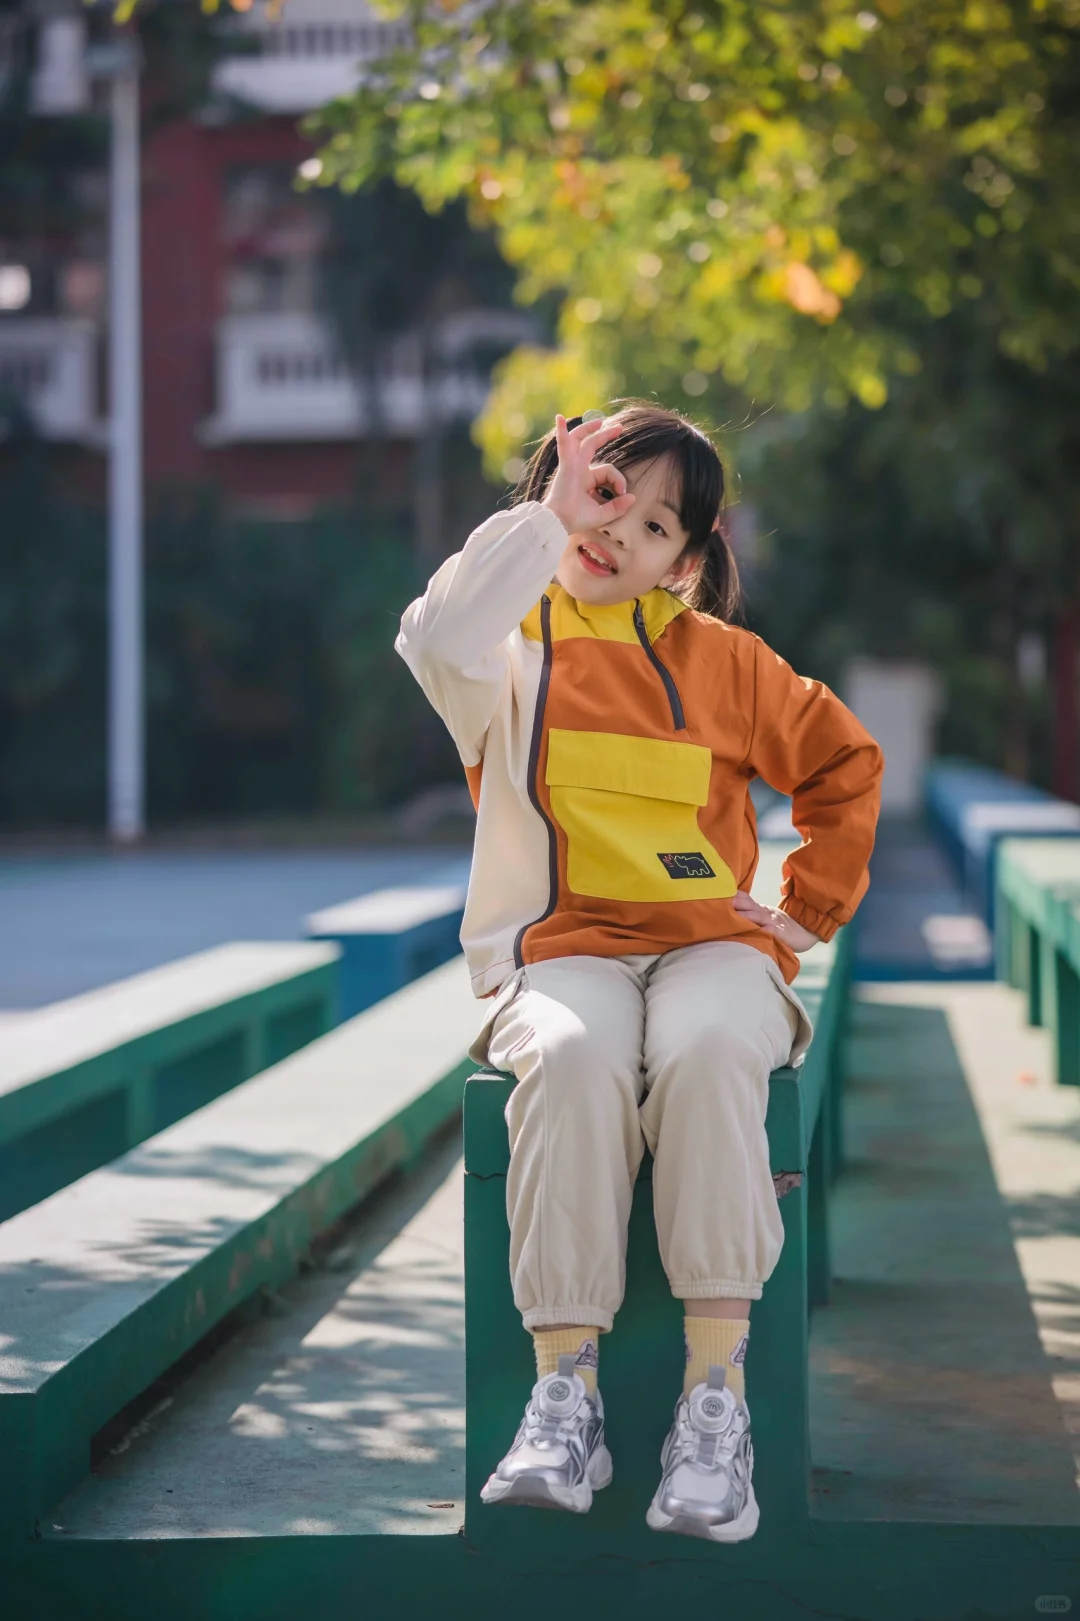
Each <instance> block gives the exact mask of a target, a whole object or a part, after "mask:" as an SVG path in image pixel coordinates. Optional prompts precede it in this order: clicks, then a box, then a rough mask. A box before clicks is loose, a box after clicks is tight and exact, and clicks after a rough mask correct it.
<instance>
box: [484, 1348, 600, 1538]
mask: <svg viewBox="0 0 1080 1621" xmlns="http://www.w3.org/2000/svg"><path fill="white" fill-rule="evenodd" d="M574 1362H575V1358H574V1357H573V1356H572V1355H571V1356H561V1357H560V1358H559V1368H558V1372H557V1373H549V1374H546V1375H545V1376H544V1378H543V1379H539V1380H538V1381H537V1383H536V1384H535V1385H534V1386H533V1392H532V1395H531V1397H530V1398H529V1405H528V1406H527V1407H526V1409H525V1417H524V1418H523V1419H522V1421H521V1423H520V1425H519V1426H518V1432H517V1434H516V1435H515V1437H514V1444H513V1446H512V1447H511V1448H510V1451H509V1452H508V1453H507V1454H506V1457H505V1458H504V1459H503V1461H502V1463H500V1465H499V1467H498V1468H497V1469H496V1471H495V1473H494V1474H493V1475H492V1476H491V1478H490V1479H489V1480H488V1483H487V1485H486V1486H485V1487H484V1488H483V1490H482V1491H481V1493H480V1497H481V1501H482V1502H485V1503H532V1504H534V1505H535V1506H537V1507H540V1508H566V1509H570V1511H571V1512H572V1513H574V1514H587V1513H588V1511H589V1509H590V1508H591V1507H592V1497H593V1492H594V1491H599V1490H600V1489H601V1487H603V1486H606V1485H607V1484H608V1483H609V1481H610V1480H611V1454H610V1452H609V1451H608V1449H607V1447H606V1446H605V1445H604V1404H603V1402H602V1401H601V1399H600V1392H599V1391H597V1393H596V1395H595V1396H590V1395H589V1394H588V1392H587V1391H586V1389H585V1381H584V1379H582V1377H581V1375H580V1374H579V1373H575V1371H574Z"/></svg>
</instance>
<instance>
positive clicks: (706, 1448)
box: [679, 1403, 739, 1469]
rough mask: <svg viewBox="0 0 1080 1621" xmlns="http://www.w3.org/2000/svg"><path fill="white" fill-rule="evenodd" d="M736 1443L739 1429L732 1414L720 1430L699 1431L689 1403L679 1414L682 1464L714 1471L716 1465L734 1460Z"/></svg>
mask: <svg viewBox="0 0 1080 1621" xmlns="http://www.w3.org/2000/svg"><path fill="white" fill-rule="evenodd" d="M738 1442H739V1427H738V1425H737V1424H736V1423H735V1414H734V1413H732V1414H731V1415H730V1418H729V1421H728V1423H727V1425H726V1427H725V1428H724V1429H722V1430H699V1429H698V1427H697V1425H696V1424H695V1423H694V1420H693V1415H692V1413H691V1410H690V1406H689V1403H687V1405H686V1407H685V1408H683V1410H682V1412H680V1414H679V1457H680V1460H681V1461H682V1462H684V1463H696V1464H699V1465H700V1466H701V1467H702V1468H703V1469H715V1468H716V1466H717V1464H718V1463H721V1462H725V1463H726V1462H728V1461H732V1460H734V1457H735V1451H736V1448H737V1446H738Z"/></svg>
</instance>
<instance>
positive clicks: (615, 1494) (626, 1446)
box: [465, 846, 850, 1558]
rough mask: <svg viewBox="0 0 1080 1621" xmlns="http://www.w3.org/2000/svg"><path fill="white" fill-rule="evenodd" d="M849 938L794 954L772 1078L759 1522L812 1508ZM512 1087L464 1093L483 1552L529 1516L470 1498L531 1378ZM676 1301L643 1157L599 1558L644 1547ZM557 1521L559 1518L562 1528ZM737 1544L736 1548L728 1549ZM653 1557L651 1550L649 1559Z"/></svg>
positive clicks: (670, 1396) (675, 1343) (606, 1355)
mask: <svg viewBox="0 0 1080 1621" xmlns="http://www.w3.org/2000/svg"><path fill="white" fill-rule="evenodd" d="M786 848H787V846H783V847H781V849H780V850H779V851H777V850H769V849H764V850H763V857H762V864H761V870H760V872H759V882H757V883H755V891H756V893H757V894H758V895H759V896H765V895H768V894H770V893H772V894H775V893H777V892H778V869H779V864H780V860H781V858H782V855H783V853H784V850H785V849H786ZM849 959H850V937H849V934H848V932H847V931H841V933H840V934H839V935H838V936H837V937H836V939H835V940H834V941H833V942H831V943H830V944H829V945H822V946H817V947H815V948H814V949H813V950H812V951H811V952H809V953H807V954H806V956H805V957H804V958H803V967H802V971H801V973H800V975H799V979H798V990H799V994H800V995H801V996H802V998H803V1000H804V1002H805V1003H806V1006H807V1010H808V1011H809V1013H810V1016H811V1019H812V1020H813V1021H814V1025H815V1036H814V1041H813V1043H812V1045H811V1048H810V1051H809V1053H808V1054H807V1056H806V1059H805V1061H804V1063H803V1065H802V1066H801V1068H800V1069H798V1070H792V1069H781V1070H777V1071H776V1072H775V1073H774V1074H773V1076H772V1077H771V1081H770V1087H769V1107H768V1117H767V1129H768V1136H769V1150H770V1162H771V1165H772V1170H773V1176H774V1178H775V1179H777V1191H778V1193H779V1194H780V1211H781V1214H782V1216H783V1222H784V1247H783V1251H782V1253H781V1256H780V1260H779V1262H778V1263H777V1266H776V1269H775V1271H774V1272H773V1275H772V1277H771V1278H770V1279H769V1281H768V1283H767V1284H766V1285H765V1289H764V1292H763V1295H762V1298H761V1300H760V1301H758V1302H757V1303H756V1304H755V1305H754V1307H753V1315H752V1321H753V1331H752V1333H751V1336H750V1354H749V1356H748V1358H747V1384H748V1392H747V1397H748V1401H749V1404H750V1407H751V1411H752V1413H753V1416H754V1450H755V1456H756V1460H757V1461H756V1467H755V1480H756V1481H757V1482H758V1484H757V1486H756V1490H757V1494H758V1497H759V1499H760V1501H761V1505H762V1514H763V1516H768V1517H769V1520H770V1522H771V1523H772V1524H773V1525H774V1526H776V1525H787V1526H791V1527H798V1526H802V1527H805V1525H806V1524H807V1521H808V1515H809V1501H810V1499H809V1491H810V1437H809V1415H808V1405H809V1395H808V1348H809V1322H808V1319H809V1312H810V1309H811V1307H812V1306H814V1305H815V1304H818V1303H820V1302H823V1301H824V1300H826V1299H827V1297H828V1280H829V1241H828V1221H827V1206H826V1194H827V1190H828V1186H829V1183H830V1182H831V1180H832V1179H833V1177H834V1176H835V1174H836V1171H837V1169H838V1164H839V1150H840V1110H841V1090H840V1084H839V1080H840V1065H839V1046H840V1038H841V1034H842V1025H843V1018H844V1011H845V1006H846V1001H847V991H848V982H849V975H850V961H849ZM513 1085H514V1081H513V1078H512V1077H511V1076H507V1075H501V1074H499V1073H497V1072H496V1071H493V1070H485V1071H481V1072H480V1073H478V1074H476V1075H473V1076H472V1077H471V1078H470V1080H469V1081H468V1083H467V1085H466V1088H465V1170H466V1181H465V1313H466V1390H467V1408H468V1433H467V1454H466V1472H467V1493H468V1498H467V1508H466V1515H467V1521H466V1525H467V1533H468V1536H469V1539H470V1541H474V1542H476V1543H478V1544H480V1545H490V1546H491V1547H492V1548H494V1547H496V1546H498V1545H503V1546H505V1545H506V1541H507V1539H508V1538H509V1539H512V1540H514V1541H518V1540H520V1539H522V1538H524V1539H525V1541H526V1542H527V1541H528V1538H529V1536H530V1535H531V1534H533V1533H530V1531H529V1530H528V1527H527V1526H525V1527H523V1526H522V1521H523V1520H527V1519H528V1518H529V1517H528V1516H520V1515H519V1516H515V1515H512V1514H507V1513H503V1514H500V1513H499V1512H498V1511H496V1510H491V1509H485V1508H483V1507H481V1506H480V1504H479V1500H478V1493H479V1490H480V1487H481V1486H482V1485H483V1483H484V1481H485V1480H486V1478H487V1476H488V1475H489V1474H490V1472H491V1470H492V1469H493V1468H494V1466H495V1464H496V1463H497V1462H498V1460H499V1458H500V1456H501V1455H502V1453H503V1452H504V1451H505V1450H506V1447H507V1445H508V1443H509V1440H510V1437H511V1436H512V1435H513V1431H514V1426H515V1424H516V1423H517V1420H518V1418H519V1417H520V1411H521V1406H522V1401H523V1395H524V1393H525V1392H527V1390H528V1389H529V1386H530V1385H531V1383H532V1381H533V1379H534V1378H535V1371H534V1367H533V1361H532V1345H531V1341H530V1338H529V1336H528V1335H527V1334H526V1333H524V1332H523V1330H522V1327H521V1319H520V1317H519V1315H518V1313H517V1311H516V1310H515V1308H514V1304H513V1296H512V1292H511V1287H510V1279H509V1271H508V1264H507V1252H508V1243H509V1233H508V1228H507V1221H506V1205H505V1199H506V1189H505V1181H506V1172H507V1168H508V1164H509V1149H508V1144H507V1134H506V1123H505V1119H504V1111H505V1108H506V1104H507V1101H508V1099H509V1096H510V1092H511V1090H512V1088H513ZM682 1370H683V1348H682V1317H681V1306H680V1303H679V1302H678V1301H676V1300H674V1299H673V1298H672V1296H671V1292H670V1289H669V1287H668V1283H667V1279H666V1277H665V1276H664V1273H663V1269H662V1267H661V1264H660V1257H659V1253H658V1251H657V1247H656V1236H655V1230H654V1227H653V1216H652V1188H651V1162H650V1160H649V1157H648V1155H646V1158H645V1162H644V1164H643V1166H642V1170H641V1173H640V1175H639V1177H638V1182H637V1186H636V1188H635V1192H634V1199H633V1207H632V1213H631V1217H630V1237H629V1250H628V1258H627V1287H626V1300H625V1303H624V1305H623V1308H622V1310H621V1312H620V1313H619V1315H618V1317H617V1319H616V1323H615V1328H614V1330H613V1332H612V1333H611V1334H609V1335H605V1336H604V1341H603V1345H602V1347H601V1379H602V1388H603V1392H604V1402H605V1406H606V1408H607V1411H608V1415H609V1420H610V1432H611V1445H612V1449H613V1454H614V1457H615V1465H616V1467H615V1481H614V1483H613V1485H612V1486H611V1487H610V1488H609V1489H608V1490H606V1491H604V1492H602V1493H600V1495H599V1496H598V1497H597V1499H596V1501H595V1503H594V1506H593V1511H592V1513H591V1514H590V1516H589V1525H590V1545H594V1544H593V1541H592V1539H595V1538H596V1537H599V1538H600V1541H601V1544H602V1546H601V1547H600V1548H598V1549H597V1551H598V1552H603V1553H612V1554H622V1553H625V1554H626V1555H627V1556H628V1557H638V1558H640V1556H641V1538H642V1536H643V1535H647V1533H645V1532H643V1530H642V1526H643V1517H644V1512H645V1507H646V1505H647V1504H648V1501H649V1498H650V1496H651V1495H652V1491H653V1490H654V1488H655V1485H656V1479H657V1470H658V1468H659V1456H660V1445H661V1442H662V1440H663V1437H664V1434H665V1433H666V1430H667V1426H668V1425H669V1423H670V1421H671V1407H672V1404H673V1402H674V1398H675V1394H676V1393H677V1391H678V1390H679V1388H680V1386H681V1382H682ZM550 1518H551V1519H556V1520H558V1521H559V1522H560V1524H559V1527H558V1529H557V1530H553V1531H548V1530H545V1532H544V1536H545V1549H546V1550H547V1551H552V1552H553V1555H554V1556H557V1555H558V1554H559V1553H561V1552H562V1551H563V1549H564V1546H565V1548H566V1550H567V1551H568V1550H569V1549H570V1548H571V1546H573V1547H575V1548H576V1547H577V1546H578V1542H579V1537H580V1532H579V1530H578V1528H577V1525H576V1523H575V1522H574V1516H572V1515H558V1516H551V1517H550ZM563 1522H566V1523H563ZM724 1551H725V1552H727V1553H730V1550H724ZM657 1557H659V1553H658V1554H657Z"/></svg>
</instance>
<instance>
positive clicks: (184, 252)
mask: <svg viewBox="0 0 1080 1621" xmlns="http://www.w3.org/2000/svg"><path fill="white" fill-rule="evenodd" d="M194 4H195V0H192V8H193V9H194ZM105 26H107V17H104V16H102V14H101V13H100V12H95V13H93V14H92V15H91V16H90V18H89V22H88V21H87V13H86V11H85V8H83V7H82V6H81V5H79V3H78V0H72V3H71V4H70V5H68V4H66V3H65V0H58V3H56V4H49V3H48V0H36V3H30V0H28V3H27V4H26V6H25V7H24V10H23V12H22V14H21V15H20V14H11V15H9V16H7V17H6V18H2V19H0V85H2V83H3V81H5V80H6V82H7V85H8V87H9V89H10V86H11V83H12V80H13V76H14V75H16V74H17V73H18V72H19V70H20V63H22V64H23V65H24V66H25V67H27V68H28V71H29V73H30V81H29V106H30V109H31V111H32V112H34V113H35V114H37V115H38V116H39V117H40V119H41V120H42V121H45V120H46V119H47V118H48V116H49V115H54V117H53V122H54V124H55V123H56V121H57V120H56V118H55V115H64V116H67V117H68V119H69V124H70V120H71V119H72V118H77V117H78V115H79V114H80V113H83V112H84V111H86V110H87V109H90V108H91V106H92V103H93V97H94V90H93V87H92V85H91V82H90V79H89V77H88V74H87V69H86V44H87V36H88V33H89V34H90V35H91V36H92V35H93V33H94V31H95V28H96V27H97V28H99V31H100V28H103V27H105ZM223 26H224V27H225V28H226V29H227V30H230V31H231V35H232V37H231V39H230V40H229V42H228V44H229V50H228V51H227V52H226V53H225V54H222V55H220V56H219V57H218V58H217V60H216V63H215V65H214V66H213V68H212V71H211V73H210V77H209V82H208V86H207V93H206V94H205V95H203V96H202V97H201V98H200V99H199V100H198V102H197V103H193V104H192V105H191V106H190V107H188V108H186V109H183V110H182V111H181V112H179V113H177V112H176V110H175V109H171V110H170V109H166V111H165V113H164V114H163V113H162V112H161V108H160V105H159V103H158V102H155V89H156V87H155V82H154V75H153V71H152V66H153V64H152V63H151V65H150V69H149V70H148V72H147V74H146V76H145V78H146V83H145V86H144V89H145V97H144V100H145V102H146V112H145V115H144V146H143V165H142V175H143V188H142V210H143V213H142V266H143V356H144V373H143V384H144V431H145V471H146V484H147V489H148V491H149V492H150V493H151V496H152V494H153V491H154V490H155V488H161V487H163V486H175V485H187V484H191V483H203V482H213V483H215V484H217V485H219V486H220V487H221V489H222V491H223V492H224V494H225V496H226V498H227V500H228V502H229V503H230V505H231V506H233V507H234V508H235V509H237V510H243V511H251V512H253V513H262V514H266V515H272V516H280V517H283V518H285V517H299V516H303V515H304V513H306V512H307V511H309V510H311V509H312V507H313V506H315V505H316V504H318V503H321V502H323V501H325V500H326V499H327V498H334V497H338V496H340V497H345V496H347V495H348V494H349V493H351V491H352V489H353V487H354V483H355V477H356V467H357V458H358V446H359V445H360V444H361V443H362V441H363V440H364V439H365V438H367V439H371V438H377V439H378V440H379V442H380V446H381V447H382V449H383V451H384V454H382V455H381V456H380V458H379V468H380V476H381V477H382V478H383V480H384V481H385V482H386V483H387V485H388V486H389V487H390V488H391V490H392V489H393V488H394V487H397V488H399V489H403V488H405V487H406V486H407V485H408V484H409V483H410V474H411V471H412V470H413V467H414V464H415V462H416V458H417V454H418V449H419V446H420V444H421V442H422V441H424V440H426V439H428V438H430V435H431V434H432V431H433V430H434V431H436V432H438V433H442V432H445V431H448V430H452V429H453V427H454V425H455V424H457V425H459V426H460V425H463V424H464V423H466V422H468V421H469V420H470V419H471V418H472V417H473V416H475V414H476V413H477V411H478V410H479V408H480V406H481V405H482V403H483V399H484V396H485V393H486V388H487V375H488V371H489V369H490V363H491V360H492V358H493V357H494V355H496V354H497V353H498V352H500V351H504V350H506V349H509V348H510V347H512V346H513V344H514V343H515V342H518V341H520V339H521V337H522V336H523V335H525V334H526V333H527V332H528V330H529V328H528V324H527V322H526V318H525V317H523V316H522V315H521V314H520V313H518V312H516V311H514V310H512V309H510V308H509V307H508V306H507V304H506V303H505V301H504V303H503V304H502V307H494V306H485V305H483V304H482V303H481V304H476V303H470V302H469V300H468V298H465V299H464V301H462V297H461V293H460V290H459V292H458V295H457V298H456V299H455V298H450V299H449V301H447V300H445V299H444V300H443V301H442V305H441V306H440V307H439V308H438V310H437V314H436V315H435V316H433V315H432V313H431V311H430V310H428V311H426V312H425V314H424V319H423V320H419V319H418V320H417V322H416V323H415V324H414V325H413V326H411V327H410V326H409V325H408V324H405V325H403V326H402V327H401V328H400V329H398V330H396V331H394V332H392V333H390V334H388V335H386V336H385V340H384V341H381V342H380V343H379V344H378V345H377V347H376V349H375V350H372V351H371V352H370V353H369V354H368V355H367V358H366V360H365V363H364V365H362V366H361V365H358V364H357V361H356V357H355V355H353V354H350V353H349V349H348V344H347V343H346V342H344V341H343V338H342V332H343V331H344V330H346V329H347V323H346V324H345V326H343V324H342V321H341V319H340V315H341V311H340V310H339V309H336V308H334V307H332V302H333V301H332V299H331V298H329V296H328V293H327V279H326V276H325V275H324V270H325V266H326V261H327V256H328V253H329V252H331V251H332V237H333V230H334V222H333V210H332V209H331V207H330V206H329V200H328V198H327V195H326V194H325V193H320V192H319V191H318V190H317V189H316V190H309V191H298V190H297V189H296V187H295V184H294V182H295V178H296V175H297V171H298V170H300V169H301V167H302V166H303V165H304V164H305V163H308V164H310V163H312V161H313V153H314V147H313V145H312V143H311V142H310V141H308V140H307V139H306V138H305V137H304V136H303V135H302V134H301V133H300V132H299V129H298V120H299V118H300V117H301V116H302V115H303V114H304V113H306V112H308V111H310V110H312V109H313V108H316V107H319V106H322V105H324V104H325V103H326V102H327V101H328V100H330V99H332V98H333V97H336V96H339V95H343V94H346V93H348V92H349V91H350V90H352V89H354V88H355V87H356V85H357V84H358V83H359V81H360V77H361V75H362V73H363V72H364V70H365V67H366V66H367V65H368V64H370V63H371V62H372V61H374V60H375V59H377V58H378V57H379V55H380V54H382V53H383V52H385V51H386V50H387V49H389V48H392V47H393V45H394V44H395V43H396V42H397V40H398V37H399V33H400V30H401V28H402V27H403V26H404V25H403V24H402V23H399V22H387V21H384V20H382V19H380V18H377V17H376V16H374V15H373V14H372V13H371V12H370V11H369V10H368V9H367V7H366V5H365V4H364V3H363V0H284V5H282V6H281V7H280V8H279V9H278V10H277V12H276V14H275V16H274V17H271V16H269V15H268V13H267V11H266V8H265V6H264V5H263V4H261V3H259V4H256V6H254V7H253V8H252V9H251V10H249V11H247V12H245V13H243V14H229V15H228V20H227V22H225V23H224V25H223ZM234 52H235V54H234ZM159 101H160V98H159ZM62 145H63V143H60V142H58V141H57V140H53V141H52V142H51V143H49V142H44V141H43V142H42V143H41V147H42V150H41V155H42V161H43V162H44V163H46V165H51V166H53V168H54V169H55V171H56V172H55V173H54V174H53V176H52V179H53V182H54V185H53V191H54V192H55V195H54V196H52V206H51V207H44V206H43V208H42V209H41V210H39V218H37V219H36V220H35V221H32V222H31V223H30V225H29V226H28V225H26V224H24V225H23V226H22V228H21V229H20V230H19V232H18V234H17V235H13V234H12V232H11V230H10V227H9V228H8V229H7V233H6V234H5V231H4V226H3V224H2V223H0V390H4V391H6V392H7V393H9V394H10V393H14V394H15V395H16V396H17V397H18V398H19V399H20V400H21V401H22V402H23V404H24V405H25V407H26V408H27V410H28V411H29V412H30V414H31V416H32V418H33V419H34V421H35V423H36V425H37V427H38V429H39V431H40V432H41V433H42V434H43V435H45V436H46V437H47V438H49V439H50V440H51V441H53V442H55V444H56V445H57V446H58V447H61V446H65V447H69V451H70V453H71V454H70V455H69V457H68V459H69V460H71V461H73V462H74V463H75V464H76V467H77V468H81V471H82V474H83V475H84V476H85V475H87V474H89V477H90V478H91V480H92V479H93V476H94V473H93V469H94V464H95V462H97V463H100V460H101V451H102V449H103V447H104V440H105V428H104V423H105V419H106V416H107V409H108V402H107V378H106V377H105V376H104V375H103V365H102V347H103V346H102V333H103V321H104V315H105V309H106V291H107V289H106V268H107V255H106V218H105V203H106V197H105V190H106V187H105V167H104V161H105V160H104V156H103V153H102V151H101V144H100V135H99V138H98V143H97V147H96V149H95V148H94V147H93V146H92V145H91V144H90V143H89V142H87V143H86V150H85V152H83V153H82V154H80V150H79V147H78V143H77V141H76V140H75V139H74V137H73V138H72V139H71V140H69V142H68V143H67V147H66V148H65V149H64V150H63V151H60V150H58V149H57V148H58V147H59V146H62ZM65 166H66V167H65ZM61 170H63V174H62V175H61V173H60V171H61Z"/></svg>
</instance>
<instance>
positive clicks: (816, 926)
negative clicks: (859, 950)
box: [780, 895, 840, 940]
mask: <svg viewBox="0 0 1080 1621" xmlns="http://www.w3.org/2000/svg"><path fill="white" fill-rule="evenodd" d="M780 910H781V912H786V913H787V915H788V917H789V918H791V920H792V922H793V923H801V924H802V927H803V928H804V929H809V930H810V933H811V934H816V935H817V937H818V939H819V940H831V939H832V937H833V935H834V934H835V933H836V931H837V929H838V928H839V927H840V925H839V923H838V922H837V921H836V919H835V918H833V917H830V916H829V915H828V913H827V912H818V911H815V909H814V908H813V907H812V906H808V905H807V903H806V902H805V901H800V900H797V899H796V897H795V896H794V895H785V896H784V898H783V900H782V901H781V902H780Z"/></svg>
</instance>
